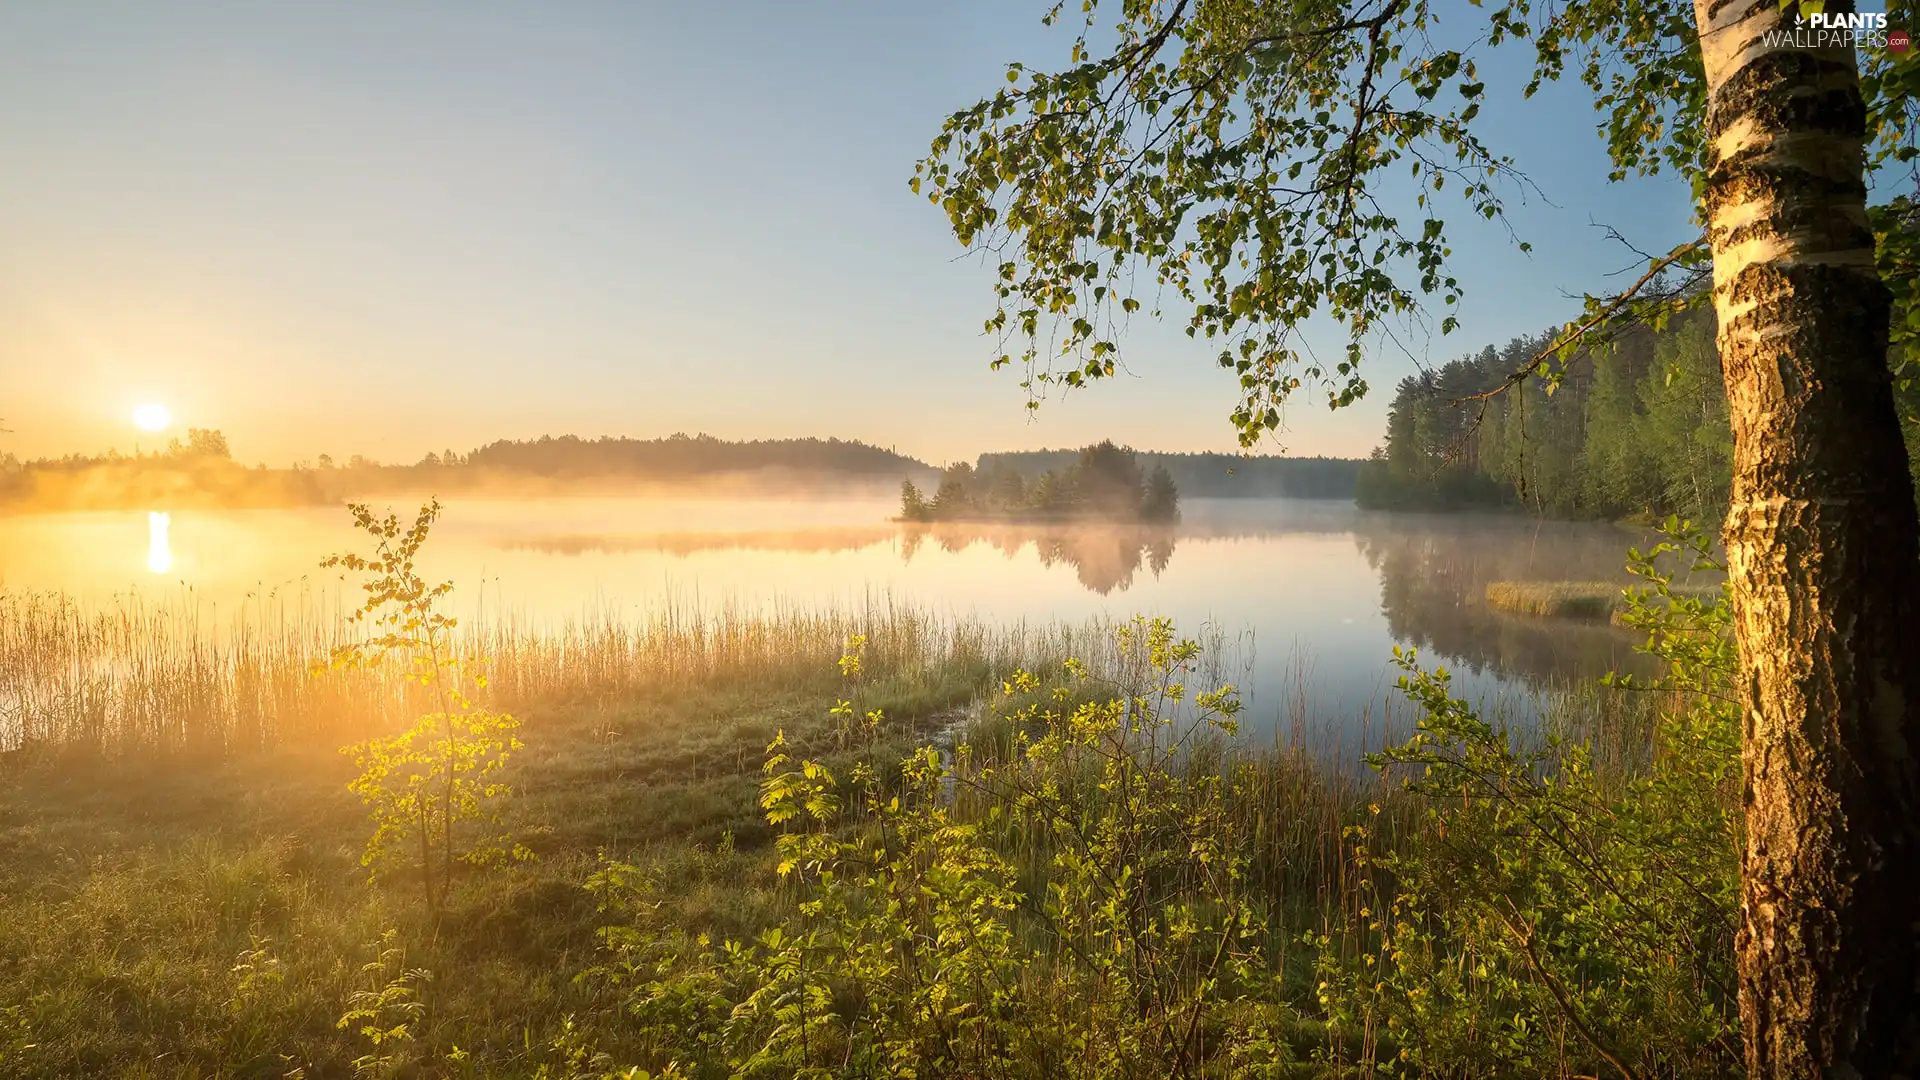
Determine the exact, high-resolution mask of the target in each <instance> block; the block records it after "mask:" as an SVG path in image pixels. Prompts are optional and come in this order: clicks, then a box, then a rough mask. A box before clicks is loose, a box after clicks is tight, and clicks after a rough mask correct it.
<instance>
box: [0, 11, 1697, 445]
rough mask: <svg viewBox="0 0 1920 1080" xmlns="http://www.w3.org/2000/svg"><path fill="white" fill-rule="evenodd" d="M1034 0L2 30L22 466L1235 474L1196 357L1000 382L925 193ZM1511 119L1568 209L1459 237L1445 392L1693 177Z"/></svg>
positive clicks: (5, 234) (2, 189) (1638, 236)
mask: <svg viewBox="0 0 1920 1080" xmlns="http://www.w3.org/2000/svg"><path fill="white" fill-rule="evenodd" d="M1045 6H1046V4H1045V3H1044V2H1043V0H1031V2H1016V0H968V2H966V3H933V2H930V0H929V2H917V3H908V2H887V3H881V2H877V0H875V2H868V3H853V2H833V0H821V2H816V3H790V2H762V3H746V2H730V0H715V2H700V3H695V2H686V3H676V4H665V3H661V4H641V3H632V4H560V5H555V4H533V3H530V2H529V3H511V4H509V3H473V2H465V3H429V2H426V0H410V2H408V3H405V4H397V5H395V4H389V5H374V4H352V3H345V4H326V5H323V4H299V5H295V4H259V3H252V2H249V3H220V4H215V3H191V2H180V3H169V4H153V3H145V2H127V3H120V4H106V3H91V2H80V0H62V2H60V3H35V2H26V0H0V417H4V418H5V420H4V426H6V427H7V428H10V429H11V434H5V435H0V449H4V450H11V451H13V452H15V453H18V454H21V455H22V456H27V455H39V454H46V453H64V452H68V451H75V450H94V449H99V448H102V447H104V446H107V445H120V446H123V447H124V446H129V445H131V444H132V442H133V436H134V432H133V431H132V429H131V426H130V424H129V423H128V420H127V416H128V414H129V413H130V411H131V410H132V408H133V406H134V405H135V404H137V403H139V402H140V401H144V400H158V401H162V402H165V403H167V404H169V405H171V406H172V407H173V409H174V411H175V413H176V414H177V416H178V420H179V423H180V424H182V425H193V426H203V427H218V428H221V429H223V430H225V431H226V432H227V434H228V436H229V439H230V441H231V442H232V444H233V446H234V449H235V452H236V455H237V456H239V457H241V458H242V459H243V460H246V461H249V462H251V461H259V460H265V461H271V462H275V463H281V462H285V461H288V460H293V459H297V458H311V457H313V456H315V455H317V454H319V453H321V452H331V453H333V454H334V455H335V456H338V457H345V456H346V455H347V454H350V453H366V454H369V455H371V456H375V457H378V458H382V459H385V460H413V459H414V458H417V457H418V456H419V455H420V454H422V453H423V452H425V451H426V450H429V449H439V448H442V447H447V446H451V447H455V448H459V449H466V448H469V447H471V446H474V445H476V444H478V443H481V442H485V441H490V440H492V439H494V438H499V437H528V436H537V435H540V434H543V433H564V432H574V433H578V434H582V435H599V434H628V435H636V436H654V435H663V434H670V433H672V432H675V431H686V432H689V433H691V432H695V431H706V432H710V433H712V434H715V435H720V436H725V437H754V436H784V435H822V436H825V435H839V436H842V437H847V438H859V439H864V440H867V441H869V442H874V443H878V444H881V445H891V446H896V447H898V448H899V449H900V450H901V451H903V452H907V453H912V454H915V455H917V456H920V457H924V458H928V459H932V460H935V461H940V460H947V459H953V458H959V457H970V456H972V455H973V454H974V453H976V452H978V451H980V450H986V449H1003V448H1013V447H1026V446H1040V445H1054V446H1059V445H1070V444H1078V443H1082V442H1085V441H1088V440H1091V439H1096V438H1100V437H1113V438H1115V439H1118V440H1121V441H1125V442H1131V443H1133V444H1134V445H1137V446H1147V447H1153V448H1161V449H1230V448H1232V447H1233V445H1234V443H1233V438H1232V432H1231V430H1230V428H1229V425H1228V424H1227V422H1226V416H1227V414H1228V412H1229V411H1230V409H1231V407H1232V404H1233V397H1234V390H1235V388H1234V384H1233V380H1232V378H1231V376H1230V375H1229V374H1227V373H1224V372H1220V371H1218V370H1216V369H1214V368H1213V367H1212V366H1211V365H1210V363H1209V361H1208V359H1207V357H1208V355H1209V353H1208V351H1207V350H1205V349H1204V348H1201V347H1199V346H1196V345H1194V344H1192V343H1189V342H1188V341H1187V340H1186V339H1185V338H1184V337H1183V336H1181V335H1179V334H1178V333H1176V332H1174V331H1173V330H1172V329H1170V328H1169V329H1167V330H1139V329H1138V327H1137V324H1136V332H1135V333H1134V335H1133V336H1132V337H1131V338H1130V339H1128V340H1127V341H1126V342H1125V343H1124V346H1125V348H1126V350H1127V356H1128V360H1129V363H1130V365H1131V368H1132V371H1133V373H1134V375H1135V376H1137V377H1128V378H1123V379H1121V380H1119V381H1118V382H1117V383H1116V384H1115V385H1111V386H1104V387H1101V388H1099V389H1096V390H1094V391H1091V392H1089V393H1086V394H1083V395H1078V396H1076V397H1074V398H1071V399H1068V400H1066V401H1056V402H1051V403H1049V404H1048V405H1047V406H1046V407H1045V408H1043V409H1042V410H1041V412H1040V413H1039V414H1038V416H1037V418H1033V419H1029V417H1028V415H1027V412H1026V410H1025V409H1024V408H1023V407H1022V406H1023V402H1024V398H1023V396H1022V394H1021V392H1020V391H1019V389H1018V388H1017V386H1016V382H1017V377H1016V376H1013V375H1011V374H1009V373H1005V372H1002V373H993V372H989V371H988V370H987V362H988V360H989V359H990V356H991V355H992V342H991V341H989V340H987V339H985V338H982V337H981V336H980V331H979V328H980V322H981V320H982V319H983V318H984V317H985V316H986V315H987V314H988V313H989V312H990V310H991V295H990V292H989V288H988V286H989V280H990V271H989V270H988V268H986V267H984V266H983V265H981V264H980V263H978V262H977V261H972V260H969V259H965V258H961V257H960V256H961V255H962V252H961V249H960V248H959V247H958V245H957V244H956V243H955V242H954V240H953V239H952V237H951V235H950V234H949V233H948V232H947V231H946V226H945V219H944V218H943V217H942V215H941V214H940V213H939V212H938V211H937V210H936V209H935V208H933V207H932V206H929V205H928V204H927V203H926V202H925V201H924V200H922V199H920V198H919V197H917V196H914V195H913V194H911V193H910V192H909V191H908V190H907V187H906V181H907V178H908V177H909V176H910V175H911V172H912V166H913V162H914V161H915V160H916V159H917V158H918V157H919V156H920V155H921V154H922V153H923V152H924V150H925V148H926V145H927V142H928V140H929V139H930V138H931V137H932V135H933V134H935V133H936V132H937V130H938V128H939V125H940V122H941V120H942V119H943V117H944V116H945V115H946V114H947V113H948V112H950V111H952V110H953V109H955V108H957V107H959V106H962V105H964V104H967V103H969V102H970V101H972V100H973V99H975V98H977V97H979V96H980V95H981V94H983V93H987V92H990V91H991V90H993V89H994V88H996V87H997V86H1000V85H1004V81H1003V65H1004V64H1005V63H1006V62H1007V61H1010V60H1024V61H1028V62H1032V63H1045V64H1052V65H1055V66H1057V65H1058V64H1059V63H1060V61H1061V59H1062V58H1063V56H1064V53H1065V49H1066V47H1067V44H1068V40H1069V35H1068V34H1067V33H1066V32H1065V31H1059V30H1048V29H1046V28H1043V27H1041V26H1040V25H1039V16H1040V14H1041V13H1042V11H1043V10H1044V8H1045ZM1461 10H1462V14H1463V15H1465V14H1466V12H1467V11H1468V10H1469V9H1466V8H1465V7H1464V5H1463V7H1462V9H1461ZM1512 59H1513V60H1515V61H1518V60H1521V59H1523V58H1522V57H1520V56H1519V55H1517V54H1516V55H1515V56H1513V57H1512ZM1507 74H1508V75H1511V72H1508V73H1507ZM1510 81H1511V80H1510V78H1509V79H1508V80H1507V82H1510ZM1502 85H1504V83H1503V82H1502V80H1501V78H1500V76H1499V75H1498V73H1496V78H1495V80H1494V81H1493V86H1494V87H1495V89H1496V90H1498V89H1499V88H1500V87H1501V86H1502ZM1488 115H1489V118H1490V120H1491V121H1492V123H1493V125H1494V127H1493V128H1491V129H1490V130H1491V131H1492V132H1493V133H1494V134H1495V136H1496V138H1495V141H1496V143H1497V144H1498V145H1499V147H1500V148H1501V149H1504V150H1507V151H1509V152H1511V153H1513V154H1515V155H1516V156H1517V157H1518V158H1519V159H1520V163H1521V165H1522V166H1523V167H1524V168H1526V169H1527V171H1528V172H1529V174H1530V175H1531V176H1532V178H1533V179H1534V181H1535V182H1536V183H1538V184H1539V185H1540V187H1541V188H1542V189H1543V190H1544V193H1545V195H1546V197H1547V198H1548V199H1549V200H1551V205H1550V204H1548V203H1545V202H1542V201H1540V200H1539V199H1537V198H1535V199H1532V200H1531V201H1529V203H1528V204H1527V205H1526V206H1525V207H1523V208H1521V209H1519V211H1518V212H1517V214H1516V225H1517V227H1518V228H1519V229H1520V231H1521V232H1522V234H1523V235H1524V236H1525V237H1526V238H1527V239H1530V240H1531V241H1533V243H1534V247H1535V252H1534V254H1533V255H1531V256H1526V255H1522V254H1520V253H1519V252H1517V251H1516V250H1515V249H1514V248H1513V246H1512V245H1511V243H1510V242H1509V241H1508V240H1507V237H1506V234H1505V233H1504V231H1500V230H1497V229H1494V228H1492V227H1486V228H1480V229H1474V230H1469V231H1464V232H1461V233H1460V234H1459V236H1458V237H1457V239H1458V243H1457V245H1456V247H1457V251H1458V253H1459V256H1460V262H1459V265H1458V269H1459V271H1460V277H1461V278H1462V279H1463V280H1464V281H1465V282H1466V284H1467V286H1468V289H1469V293H1468V297H1467V300H1466V302H1465V304H1464V307H1463V310H1462V312H1461V314H1462V322H1463V326H1462V329H1461V331H1460V332H1458V333H1456V334H1455V335H1453V336H1451V337H1449V338H1446V339H1443V340H1435V341H1434V342H1432V343H1431V346H1430V348H1431V354H1430V359H1431V361H1433V362H1441V361H1444V360H1446V359H1449V358H1451V357H1453V356H1456V355H1459V354H1461V353H1463V352H1467V351H1472V350H1475V349H1477V348H1478V347H1479V346H1480V345H1482V344H1485V343H1488V342H1504V341H1505V340H1506V339H1508V338H1509V337H1511V336H1513V335H1514V334H1516V333H1521V332H1528V331H1534V330H1538V329H1541V328H1543V327H1544V326H1545V325H1547V324H1548V323H1551V322H1554V321H1557V320H1561V319H1564V318H1567V317H1569V316H1570V315H1571V314H1572V313H1573V312H1574V311H1575V310H1576V308H1577V304H1576V302H1574V301H1572V300H1568V299H1566V297H1565V296H1564V295H1563V294H1564V293H1566V292H1576V293H1577V292H1578V291H1580V290H1582V289H1590V288H1603V287H1605V285H1606V282H1607V279H1606V278H1605V277H1604V275H1605V274H1606V273H1608V272H1610V271H1613V270H1617V269H1619V268H1620V267H1621V266H1623V265H1626V264H1627V263H1628V262H1629V261H1630V257H1629V255H1628V253H1627V252H1625V251H1624V250H1622V249H1620V248H1619V247H1618V246H1615V245H1611V244H1609V243H1607V242H1606V241H1605V240H1604V239H1603V238H1602V236H1601V235H1600V230H1598V229H1595V228H1592V227H1591V226H1590V224H1589V222H1590V221H1599V222H1606V223H1611V224H1613V225H1615V226H1617V227H1619V228H1620V229H1621V230H1622V231H1624V232H1626V233H1627V234H1628V235H1629V236H1630V237H1632V238H1633V239H1634V240H1635V241H1636V242H1638V243H1639V244H1640V245H1641V246H1642V247H1645V248H1648V249H1653V248H1657V247H1663V246H1666V245H1670V244H1672V243H1674V242H1676V241H1677V240H1680V239H1684V235H1685V234H1684V230H1685V226H1686V221H1687V214H1688V210H1687V206H1686V205H1685V194H1684V189H1683V188H1681V187H1680V186H1678V185H1676V184H1672V183H1651V184H1649V183H1636V184H1626V185H1608V184H1607V183H1605V161H1604V156H1603V154H1602V151H1601V147H1600V143H1599V140H1598V137H1597V136H1596V135H1595V134H1594V130H1593V117H1592V114H1591V112H1590V110H1589V109H1588V107H1587V104H1586V99H1585V98H1584V97H1583V95H1582V93H1581V91H1580V88H1578V87H1569V88H1565V89H1562V90H1556V91H1553V92H1551V93H1549V94H1548V95H1546V96H1545V97H1543V98H1542V99H1540V100H1537V101H1534V102H1531V103H1526V104H1524V105H1523V104H1520V103H1518V102H1516V101H1512V100H1508V99H1507V98H1503V99H1502V100H1501V101H1500V102H1499V103H1498V104H1497V105H1496V106H1495V107H1494V108H1493V109H1492V110H1491V111H1490V112H1489V114H1488ZM1455 216H1456V217H1459V218H1461V219H1462V220H1464V217H1465V215H1464V213H1462V214H1458V215H1455ZM1327 344H1329V345H1332V344H1335V342H1332V341H1329V342H1328V343H1327ZM1369 363H1370V364H1371V365H1372V367H1371V370H1370V373H1369V374H1370V380H1371V382H1372V384H1373V386H1374V388H1375V394H1374V395H1373V398H1372V400H1370V401H1369V402H1368V403H1366V404H1364V405H1362V406H1359V407H1356V408H1353V409H1350V410H1343V411H1342V412H1340V413H1337V414H1329V413H1328V411H1327V410H1326V409H1325V408H1324V406H1322V405H1319V404H1317V403H1315V402H1314V401H1312V400H1309V399H1305V398H1303V399H1302V400H1301V401H1300V403H1299V404H1298V405H1297V406H1296V407H1295V408H1294V409H1293V410H1292V411H1291V413H1290V414H1289V417H1288V422H1289V429H1290V430H1289V431H1288V432H1287V433H1286V434H1285V435H1284V436H1283V437H1282V439H1281V440H1280V442H1281V444H1282V446H1283V447H1284V449H1285V450H1287V451H1288V452H1292V453H1307V454H1310V453H1340V454H1358V453H1364V452H1365V451H1366V450H1367V449H1368V448H1369V447H1371V446H1372V445H1373V444H1374V443H1375V442H1376V441H1377V440H1378V437H1379V433H1380V429H1381V424H1382V419H1381V418H1382V416H1383V414H1384V408H1385V405H1386V399H1387V398H1388V397H1389V396H1390V393H1391V389H1392V386H1393V383H1394V382H1395V381H1396V380H1397V379H1398V378H1399V377H1400V376H1401V375H1403V374H1405V373H1406V372H1407V371H1409V370H1410V369H1411V366H1412V365H1411V363H1410V362H1409V361H1408V360H1407V359H1406V358H1405V357H1403V356H1394V355H1386V354H1381V355H1377V356H1375V357H1373V358H1372V359H1371V360H1370V361H1369Z"/></svg>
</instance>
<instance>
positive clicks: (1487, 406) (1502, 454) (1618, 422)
mask: <svg viewBox="0 0 1920 1080" xmlns="http://www.w3.org/2000/svg"><path fill="white" fill-rule="evenodd" d="M1559 333H1560V330H1559V328H1557V327H1556V328H1549V329H1547V330H1543V331H1542V332H1540V333H1538V334H1533V335H1522V336H1520V337H1516V338H1514V339H1513V340H1511V341H1509V342H1507V344H1506V345H1505V346H1504V347H1502V348H1498V349H1496V348H1494V347H1493V346H1491V345H1489V346H1487V347H1486V348H1483V349H1481V350H1480V351H1479V352H1478V353H1474V354H1470V355H1468V356H1464V357H1461V358H1460V359H1458V360H1454V361H1452V362H1451V363H1448V364H1445V365H1443V366H1441V367H1440V368H1438V369H1436V370H1433V371H1423V372H1420V373H1418V374H1415V375H1409V376H1407V377H1406V378H1404V379H1402V380H1400V383H1399V385H1398V386H1397V387H1396V388H1395V393H1394V397H1393V403H1392V405H1391V406H1390V408H1389V409H1388V412H1387V431H1386V441H1385V443H1384V444H1383V445H1382V446H1380V447H1379V448H1378V449H1376V450H1375V451H1374V453H1373V456H1372V457H1371V458H1370V459H1369V460H1368V461H1367V462H1366V463H1365V464H1364V465H1363V466H1362V468H1361V470H1360V474H1359V478H1358V481H1357V483H1356V485H1355V492H1354V498H1355V501H1356V502H1358V503H1359V504H1360V505H1361V506H1362V507H1366V508H1370V509H1395V510H1450V509H1460V508H1470V507H1511V506H1524V507H1526V508H1527V509H1529V510H1531V511H1533V512H1536V513H1539V514H1542V515H1544V516H1548V517H1559V518H1604V519H1619V518H1648V519H1657V518H1663V517H1666V516H1667V515H1669V514H1678V515H1680V516H1682V517H1687V518H1693V519H1696V520H1704V521H1712V520H1717V519H1718V518H1719V517H1721V516H1722V515H1723V514H1724V513H1725V511H1726V506H1727V500H1728V498H1729V494H1730V490H1731V486H1732V481H1733V429H1732V425H1731V423H1730V421H1729V418H1728V415H1727V394H1726V380H1725V377H1724V376H1723V374H1722V371H1721V366H1720V355H1719V352H1718V350H1717V349H1716V348H1715V346H1714V319H1713V314H1712V312H1711V311H1701V310H1695V311H1691V312H1688V313H1686V314H1683V315H1681V316H1679V317H1677V318H1675V319H1674V320H1672V321H1671V322H1669V323H1667V324H1666V325H1664V326H1661V327H1659V328H1655V327H1652V326H1649V325H1646V324H1638V325H1634V326H1632V327H1630V328H1628V329H1626V330H1625V331H1623V332H1621V333H1620V334H1618V335H1616V336H1615V337H1614V339H1613V340H1612V341H1611V342H1609V343H1608V344H1607V345H1605V346H1603V347H1598V348H1595V349H1593V350H1590V352H1589V353H1587V354H1586V355H1584V356H1581V357H1579V358H1578V359H1576V360H1575V361H1574V362H1573V363H1572V364H1570V365H1569V366H1568V368H1567V371H1566V374H1565V377H1564V378H1563V379H1562V380H1561V381H1560V382H1559V383H1558V385H1550V384H1546V383H1542V382H1540V381H1538V380H1528V381H1526V382H1524V383H1520V384H1517V385H1514V386H1511V387H1508V388H1507V389H1505V390H1504V391H1502V392H1500V393H1499V394H1497V395H1496V396H1494V397H1491V398H1485V399H1478V398H1477V395H1481V394H1485V393H1487V392H1488V391H1492V390H1495V389H1497V388H1499V387H1501V386H1502V385H1503V384H1505V383H1506V382H1507V381H1508V379H1509V377H1510V376H1511V375H1512V374H1513V372H1515V371H1520V370H1523V369H1525V368H1527V367H1528V366H1530V365H1531V364H1532V363H1533V362H1534V358H1535V357H1537V356H1539V355H1541V354H1542V353H1543V352H1545V351H1547V349H1548V348H1549V347H1550V346H1551V345H1552V344H1553V343H1554V341H1555V339H1556V337H1557V336H1558V335H1559ZM1902 397H1903V398H1904V399H1905V400H1904V401H1903V402H1902V405H1903V415H1906V416H1908V417H1912V416H1914V415H1916V414H1920V394H1916V393H1915V392H1914V391H1913V390H1912V389H1911V388H1906V389H1903V391H1902ZM1906 435H1907V447H1908V454H1909V458H1910V460H1912V461H1914V462H1916V463H1920V425H1916V424H1915V423H1914V422H1912V421H1911V420H1909V422H1908V423H1907V424H1906ZM1916 473H1917V474H1920V469H1917V470H1916Z"/></svg>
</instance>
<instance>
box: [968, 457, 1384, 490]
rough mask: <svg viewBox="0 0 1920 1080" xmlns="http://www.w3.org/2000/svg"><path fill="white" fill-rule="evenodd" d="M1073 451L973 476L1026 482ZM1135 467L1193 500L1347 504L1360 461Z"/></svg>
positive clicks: (1215, 460) (1212, 460)
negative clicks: (1019, 477)
mask: <svg viewBox="0 0 1920 1080" xmlns="http://www.w3.org/2000/svg"><path fill="white" fill-rule="evenodd" d="M1079 453H1080V452H1079V451H1077V450H1019V451H1010V452H1001V453H987V454H981V455H980V457H979V458H978V459H977V460H976V461H975V462H974V466H973V467H974V471H976V472H982V473H984V472H989V471H993V470H996V469H1013V470H1015V471H1017V472H1019V473H1021V474H1023V475H1026V476H1035V475H1038V474H1040V473H1042V472H1047V471H1049V470H1062V469H1065V468H1067V467H1069V466H1071V465H1072V464H1073V463H1074V462H1075V461H1076V460H1077V459H1078V457H1079ZM1135 456H1136V457H1137V458H1138V459H1139V461H1140V467H1141V468H1143V469H1148V470H1152V469H1155V468H1162V469H1165V470H1167V473H1168V475H1170V476H1171V477H1173V482H1174V484H1175V485H1176V486H1178V487H1179V489H1180V490H1181V491H1182V492H1184V493H1185V494H1186V495H1187V497H1189V498H1195V499H1351V498H1353V494H1354V484H1355V480H1356V478H1357V477H1358V475H1359V473H1360V467H1361V465H1362V464H1363V463H1362V462H1361V461H1359V460H1357V459H1354V458H1335V457H1282V456H1279V455H1273V454H1259V455H1255V454H1218V453H1197V454H1196V453H1167V452H1162V451H1154V450H1138V451H1135Z"/></svg>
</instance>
